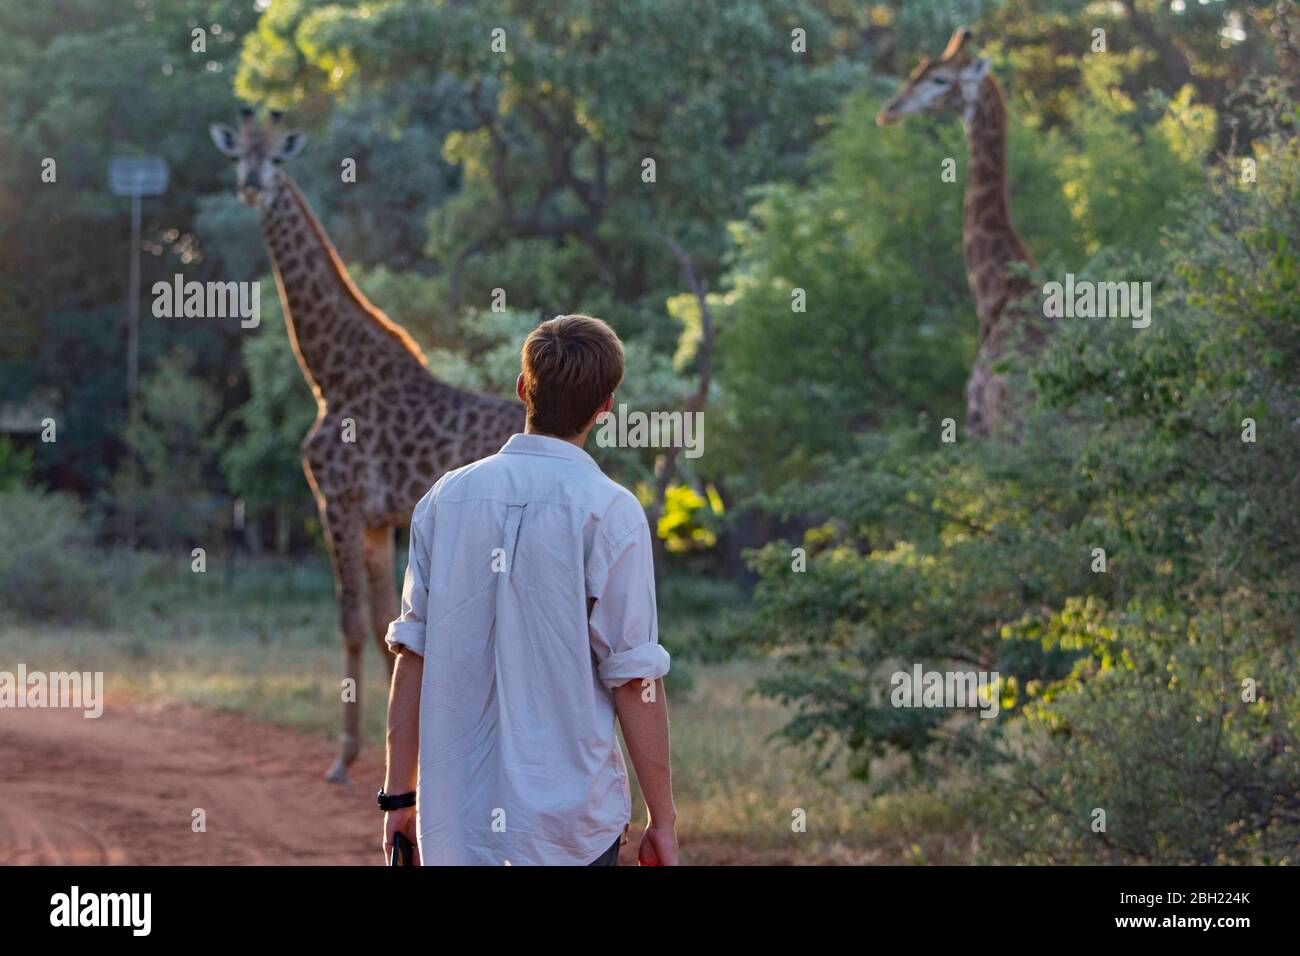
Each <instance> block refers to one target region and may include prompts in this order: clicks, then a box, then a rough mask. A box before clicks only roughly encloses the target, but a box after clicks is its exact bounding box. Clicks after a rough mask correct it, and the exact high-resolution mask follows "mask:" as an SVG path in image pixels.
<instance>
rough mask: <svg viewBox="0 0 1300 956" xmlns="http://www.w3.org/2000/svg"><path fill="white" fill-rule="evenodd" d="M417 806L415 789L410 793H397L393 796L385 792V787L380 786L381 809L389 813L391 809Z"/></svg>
mask: <svg viewBox="0 0 1300 956" xmlns="http://www.w3.org/2000/svg"><path fill="white" fill-rule="evenodd" d="M413 806H415V791H414V790H412V791H411V792H410V793H395V794H393V795H392V796H391V797H390V796H389V795H388V794H386V793H384V788H383V787H380V788H379V809H380V810H383V811H384V812H385V813H387V812H388V811H389V810H405V809H406V808H407V807H413Z"/></svg>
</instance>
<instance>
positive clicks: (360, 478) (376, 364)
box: [211, 109, 524, 783]
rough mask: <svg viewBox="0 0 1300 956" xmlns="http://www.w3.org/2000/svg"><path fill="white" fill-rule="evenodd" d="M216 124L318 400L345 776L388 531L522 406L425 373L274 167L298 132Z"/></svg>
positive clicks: (388, 556) (381, 593)
mask: <svg viewBox="0 0 1300 956" xmlns="http://www.w3.org/2000/svg"><path fill="white" fill-rule="evenodd" d="M241 114H242V115H241V119H240V124H239V128H238V129H237V130H236V129H232V128H231V127H229V126H224V125H222V124H215V125H213V126H212V127H211V134H212V139H213V141H214V142H215V143H216V145H217V148H218V149H219V150H220V151H221V152H222V153H224V154H225V155H226V156H228V157H230V159H231V160H233V161H234V163H235V175H236V181H237V193H238V195H239V197H240V199H241V200H243V201H244V202H245V203H247V204H248V205H251V206H253V207H255V208H256V209H257V211H258V216H259V220H260V223H261V231H262V238H263V239H264V240H265V242H266V248H267V251H268V253H269V254H270V258H271V266H272V269H273V270H274V273H275V281H276V286H277V287H278V289H279V291H280V302H281V304H282V305H283V307H284V318H285V324H286V325H287V326H288V329H289V341H290V343H291V344H292V346H293V351H294V355H295V356H296V357H297V359H298V365H299V367H300V368H301V369H302V373H303V375H304V376H305V377H306V379H307V384H308V385H310V386H311V390H312V392H313V394H314V395H315V397H316V406H317V413H316V421H315V422H314V424H313V425H312V427H311V430H310V431H309V432H308V433H307V437H306V438H304V439H303V441H302V445H301V452H302V466H303V471H304V472H305V473H306V476H307V483H308V484H309V485H310V486H311V490H312V494H313V495H314V496H315V498H316V504H317V507H318V508H319V509H320V517H321V523H322V526H323V528H324V532H325V540H326V543H327V545H328V548H329V552H330V558H331V563H332V565H333V569H334V584H335V591H336V593H337V596H338V603H339V615H340V626H341V630H342V637H343V650H344V676H345V678H348V679H349V680H351V681H352V684H351V688H352V689H353V690H354V691H355V693H354V694H345V695H344V698H345V699H344V703H343V726H342V732H341V735H340V738H339V753H338V758H337V759H336V760H335V761H334V764H333V766H332V767H330V769H329V772H328V773H327V774H326V778H327V779H328V780H330V781H333V782H335V783H345V782H347V770H348V767H349V765H350V764H351V763H352V762H353V761H354V760H355V759H356V756H357V753H358V751H359V750H360V747H361V696H360V694H361V673H362V672H361V650H362V646H363V645H364V643H365V635H366V630H367V622H366V613H365V600H366V594H367V592H368V593H369V601H370V621H369V628H370V631H371V634H372V636H373V638H374V640H375V642H376V643H377V645H378V647H379V652H380V656H381V657H382V659H383V660H384V662H385V664H386V666H387V667H388V670H389V672H390V675H391V672H392V668H393V658H392V655H391V654H390V653H389V652H388V649H387V647H386V645H385V643H384V635H385V633H386V631H387V629H388V624H389V622H390V621H392V620H393V619H394V618H395V617H396V616H397V595H396V590H395V587H394V579H393V569H394V563H393V562H394V555H393V547H394V545H393V531H394V529H395V528H397V527H400V526H405V525H409V524H410V520H411V512H412V510H413V509H414V507H415V504H416V502H418V501H419V499H420V498H421V496H423V495H424V493H425V492H426V491H427V490H428V489H429V488H430V486H431V485H432V484H433V483H434V482H435V481H437V479H438V478H440V477H441V476H442V475H443V474H445V473H446V472H448V471H450V470H452V469H454V468H458V467H460V466H461V465H465V464H468V463H469V462H472V461H476V460H478V459H480V458H484V457H486V456H488V455H492V454H495V453H496V452H497V451H498V450H499V449H500V448H501V446H502V445H503V444H504V443H505V441H506V439H508V438H509V437H510V436H511V435H512V434H514V433H516V432H520V431H523V428H524V408H523V406H522V405H521V404H519V403H518V402H515V401H507V400H505V399H501V398H493V397H490V396H486V395H477V394H474V393H472V392H466V391H462V390H461V389H458V388H453V387H452V386H450V385H447V384H445V383H443V382H440V381H438V380H437V379H436V378H434V377H433V376H432V375H431V374H430V373H429V370H428V367H427V365H426V363H425V358H424V355H423V353H422V352H421V351H420V348H419V346H418V345H416V343H415V341H414V340H413V339H412V338H411V337H410V335H408V334H407V333H406V331H405V330H404V329H402V328H401V327H400V326H398V325H397V324H396V323H394V322H393V321H392V320H390V319H389V318H388V317H387V316H385V315H384V314H383V313H382V312H381V311H379V309H377V308H375V307H374V306H373V305H371V304H370V302H369V301H367V299H366V297H365V296H364V295H363V294H362V293H361V291H360V290H359V289H358V288H357V287H356V285H355V284H354V283H353V282H352V279H351V278H350V277H349V276H348V272H347V269H346V268H345V267H344V265H343V261H342V260H341V259H340V258H339V254H338V251H337V250H336V249H335V248H334V245H333V243H331V242H330V239H329V236H327V235H326V233H325V229H324V228H323V227H322V226H321V224H320V220H318V219H317V218H316V216H315V215H314V214H313V213H312V210H311V207H310V206H308V204H307V201H306V199H304V198H303V195H302V192H301V191H300V190H299V189H298V186H297V184H295V183H294V182H293V180H292V179H290V178H289V176H287V175H286V174H285V173H284V172H283V171H282V170H281V169H280V163H281V162H282V161H283V160H286V159H289V158H290V157H292V156H295V155H297V154H298V153H299V152H300V151H301V150H302V146H303V142H304V138H303V135H302V134H301V133H299V132H296V131H288V130H282V129H281V128H280V114H279V113H276V112H273V113H271V114H270V118H269V120H268V122H267V123H266V124H265V125H261V126H259V125H258V123H257V122H256V120H255V118H254V116H253V111H252V110H248V109H245V110H242V111H241Z"/></svg>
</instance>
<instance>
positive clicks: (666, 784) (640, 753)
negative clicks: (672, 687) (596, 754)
mask: <svg viewBox="0 0 1300 956" xmlns="http://www.w3.org/2000/svg"><path fill="white" fill-rule="evenodd" d="M651 691H653V693H652V692H651ZM614 710H615V712H616V713H617V714H618V723H619V726H621V727H622V728H623V740H624V741H625V742H626V743H627V752H628V756H629V757H631V758H632V766H633V767H635V768H636V779H637V782H638V783H639V784H640V785H641V793H642V795H643V796H644V797H645V802H646V809H647V810H649V812H650V822H651V824H653V825H655V826H666V827H671V826H673V824H674V823H675V822H676V820H677V807H676V806H675V805H674V804H673V778H672V768H671V764H670V761H669V746H668V698H667V696H666V695H665V694H664V682H663V681H662V680H657V681H655V682H654V685H653V687H651V685H649V684H647V683H646V682H645V681H640V680H631V681H628V682H627V683H626V684H624V685H623V686H622V687H616V688H614Z"/></svg>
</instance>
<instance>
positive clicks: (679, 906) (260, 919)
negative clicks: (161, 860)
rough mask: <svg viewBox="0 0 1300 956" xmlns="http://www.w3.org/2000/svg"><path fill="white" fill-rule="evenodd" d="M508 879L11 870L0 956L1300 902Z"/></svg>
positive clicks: (1257, 920)
mask: <svg viewBox="0 0 1300 956" xmlns="http://www.w3.org/2000/svg"><path fill="white" fill-rule="evenodd" d="M506 869H507V868H504V867H503V868H502V869H501V870H498V871H493V870H468V869H434V868H425V869H423V872H419V871H418V870H417V871H409V872H391V871H389V870H385V869H384V868H380V867H376V868H373V869H368V868H312V867H303V868H294V867H286V868H270V867H247V868H236V867H212V868H180V867H176V868H168V867H150V868H145V867H102V868H78V867H72V868H56V867H50V868H26V867H17V868H7V869H0V914H3V918H4V922H3V926H4V928H5V934H4V937H5V939H6V941H7V942H18V941H25V940H27V939H29V938H32V937H40V938H41V939H40V941H41V942H46V941H51V942H53V941H57V940H58V939H59V938H60V937H62V938H63V940H64V941H65V942H67V941H73V942H75V943H78V944H85V943H94V942H101V941H102V942H113V943H115V944H116V943H127V944H128V945H130V944H131V943H133V942H134V941H136V940H144V939H155V940H164V941H166V942H167V943H168V944H169V945H187V944H190V943H197V944H199V945H201V946H203V947H204V948H207V947H208V946H211V945H213V944H216V945H221V944H228V943H248V942H250V941H256V942H258V943H264V942H276V941H279V940H281V939H283V940H284V941H286V942H293V943H295V944H307V943H311V942H316V941H319V942H322V943H327V944H332V945H338V944H339V943H341V942H343V941H345V940H348V939H353V938H355V939H358V940H369V941H370V942H371V943H372V944H375V945H385V944H386V943H391V942H395V941H398V940H400V941H403V942H405V941H406V939H407V937H408V936H412V935H414V936H415V938H417V939H418V936H419V934H420V933H421V932H422V931H424V930H425V929H426V928H427V927H428V926H429V925H430V924H431V923H432V924H433V925H436V926H438V927H440V928H439V929H438V930H437V933H438V937H439V938H443V939H446V937H445V936H443V934H444V933H445V932H446V931H447V930H448V929H454V930H455V932H456V933H457V936H458V938H459V937H460V934H462V933H464V934H468V935H467V936H465V937H464V938H465V939H466V942H467V943H469V944H471V945H472V944H473V940H474V938H475V933H476V932H477V933H482V934H484V935H483V937H482V938H483V939H484V940H485V941H486V940H489V939H491V940H494V941H499V940H500V939H501V938H502V937H508V936H510V935H513V934H518V935H520V936H521V937H524V936H528V935H532V934H535V933H544V934H545V936H544V937H542V938H549V939H551V941H552V942H555V941H556V937H555V935H554V934H555V932H556V930H558V929H562V928H569V927H572V928H573V929H574V930H575V931H577V932H580V933H581V934H582V935H581V936H579V937H577V938H578V939H585V941H586V943H587V944H590V943H592V942H595V941H596V940H598V939H601V938H602V937H603V938H605V939H609V940H612V939H613V938H616V937H617V935H619V934H620V933H621V932H622V931H625V930H630V931H632V932H636V933H643V932H651V933H653V932H656V931H660V932H665V933H668V932H672V931H673V930H672V928H673V927H674V926H676V927H678V928H679V930H681V931H682V932H684V933H686V934H687V936H688V937H696V936H697V930H696V929H694V928H692V929H689V930H688V929H687V927H688V926H689V927H698V928H701V929H703V928H707V927H712V928H715V929H718V930H723V931H724V932H725V935H726V937H727V938H728V940H729V941H731V942H734V941H735V939H736V938H737V937H740V938H744V937H749V936H751V934H753V935H754V936H757V937H759V938H762V937H763V935H764V934H765V933H766V932H768V929H769V928H771V927H772V926H773V925H775V924H779V923H784V922H790V921H793V922H792V924H791V926H790V927H789V928H790V929H792V930H795V931H798V932H801V933H806V934H808V935H809V936H817V935H821V934H822V933H830V932H836V933H843V932H845V931H852V932H853V933H854V934H855V935H859V936H860V938H871V937H870V936H861V934H875V933H881V934H887V935H892V934H893V933H895V932H907V933H911V934H914V935H915V936H916V942H917V943H918V944H921V943H922V942H924V943H930V942H936V943H943V942H946V941H948V940H953V941H959V940H965V941H967V942H969V941H971V940H972V939H975V938H978V937H979V936H980V934H982V933H986V932H989V931H997V930H999V929H1012V930H1014V931H1016V932H1017V933H1020V932H1025V931H1032V930H1041V931H1044V932H1049V933H1050V932H1054V933H1064V934H1066V935H1065V936H1063V937H1059V938H1062V939H1068V940H1070V941H1074V940H1076V939H1080V938H1096V937H1100V936H1105V937H1114V938H1122V937H1123V936H1126V935H1132V936H1136V937H1138V938H1145V939H1147V940H1161V939H1177V940H1179V944H1180V945H1182V943H1183V942H1185V941H1187V940H1188V939H1189V938H1190V937H1193V936H1199V937H1200V938H1203V939H1206V940H1214V941H1216V942H1230V941H1232V940H1234V939H1236V938H1240V937H1239V936H1238V934H1242V933H1245V934H1250V933H1254V932H1257V931H1260V930H1263V931H1265V932H1270V931H1271V932H1272V933H1279V932H1282V931H1285V930H1286V929H1287V928H1288V926H1290V925H1292V924H1293V923H1294V920H1295V913H1294V909H1295V903H1294V900H1295V897H1296V891H1297V889H1300V884H1298V881H1297V878H1296V876H1295V874H1294V873H1293V872H1292V871H1291V870H1289V869H1286V868H1271V869H1270V868H1260V867H1240V868H1213V869H1211V868H1196V869H1193V868H1174V867H1132V868H1121V867H1080V868H1064V867H1056V868H1035V867H988V868H966V867H914V868H902V867H875V868H767V867H755V868H725V869H724V868H710V867H681V868H678V869H677V870H676V871H675V872H673V873H666V872H651V871H650V870H649V869H647V872H645V873H642V874H640V875H637V874H636V873H632V872H627V871H626V870H627V869H630V868H625V870H624V872H621V873H620V872H617V871H615V872H613V873H610V872H609V870H608V869H591V868H579V869H573V870H563V871H557V870H550V871H548V872H546V873H545V874H540V873H527V872H518V871H519V870H520V869H521V868H517V867H514V868H509V870H510V872H503V871H504V870H506ZM1288 911H1289V912H1288ZM685 921H689V922H685ZM972 934H974V935H972ZM425 938H426V939H428V937H425ZM534 938H537V937H534Z"/></svg>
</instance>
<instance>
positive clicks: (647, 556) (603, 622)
mask: <svg viewBox="0 0 1300 956" xmlns="http://www.w3.org/2000/svg"><path fill="white" fill-rule="evenodd" d="M612 510H614V511H615V512H616V513H615V514H614V515H611V516H610V517H609V518H608V519H607V520H608V526H607V527H602V529H601V530H600V532H599V533H598V537H597V544H596V547H595V549H594V553H593V555H592V561H591V565H590V567H589V573H588V575H587V596H588V597H589V598H591V599H593V600H594V601H595V604H594V605H593V606H592V608H591V613H590V615H589V617H588V630H589V632H590V635H591V652H592V656H593V657H594V659H595V662H596V670H597V674H598V675H599V677H600V680H601V683H603V684H604V685H605V686H606V687H608V688H611V689H613V688H615V687H621V686H622V685H623V684H626V683H627V682H628V681H630V680H657V679H658V678H660V677H663V676H664V675H665V674H667V673H668V668H669V666H670V663H671V662H670V660H669V657H668V652H667V651H666V650H664V649H663V647H661V646H660V644H659V612H658V609H657V607H656V605H655V573H654V554H653V552H652V550H651V545H650V526H649V524H648V523H647V522H646V518H645V512H644V511H642V509H641V506H640V504H638V503H637V501H636V499H635V498H632V497H631V496H630V495H629V496H628V497H627V498H626V499H624V500H623V501H622V502H620V504H619V505H617V506H616V507H615V509H612ZM602 524H604V522H602Z"/></svg>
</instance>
